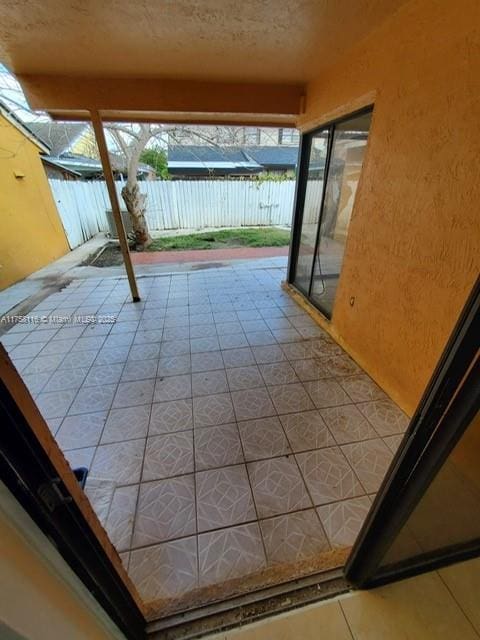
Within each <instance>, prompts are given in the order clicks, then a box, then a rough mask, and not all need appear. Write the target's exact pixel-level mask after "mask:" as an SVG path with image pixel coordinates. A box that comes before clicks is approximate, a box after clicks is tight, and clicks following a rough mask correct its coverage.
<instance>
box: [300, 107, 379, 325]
mask: <svg viewBox="0 0 480 640" xmlns="http://www.w3.org/2000/svg"><path fill="white" fill-rule="evenodd" d="M371 115H372V114H371V112H369V113H366V114H363V115H361V116H356V117H354V118H350V119H348V120H344V121H343V122H339V123H338V124H336V125H335V128H334V134H333V142H332V151H331V156H330V161H329V166H328V177H327V183H326V187H325V198H324V203H323V211H322V215H321V222H320V237H319V243H318V247H317V250H316V254H315V264H314V269H313V280H312V285H311V292H310V297H311V299H312V301H313V302H314V304H315V305H316V306H318V307H319V308H320V309H321V310H322V311H323V312H324V313H325V315H327V316H328V317H330V316H331V315H332V310H333V304H334V301H335V294H336V291H337V285H338V280H339V277H340V272H341V269H342V262H343V255H344V252H345V243H346V240H347V235H348V227H349V224H350V219H351V216H352V210H353V203H354V201H355V194H356V191H357V187H358V182H359V179H360V172H361V170H362V163H363V157H364V154H365V149H366V145H367V138H368V131H369V128H370V121H371Z"/></svg>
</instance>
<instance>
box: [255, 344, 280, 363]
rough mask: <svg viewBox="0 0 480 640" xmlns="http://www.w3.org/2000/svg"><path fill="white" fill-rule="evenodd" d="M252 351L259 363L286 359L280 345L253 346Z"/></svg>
mask: <svg viewBox="0 0 480 640" xmlns="http://www.w3.org/2000/svg"><path fill="white" fill-rule="evenodd" d="M252 352H253V357H254V358H255V362H256V363H257V364H269V363H271V362H281V361H282V360H286V357H285V354H284V352H283V350H282V348H281V347H279V346H278V345H266V346H260V347H253V349H252Z"/></svg>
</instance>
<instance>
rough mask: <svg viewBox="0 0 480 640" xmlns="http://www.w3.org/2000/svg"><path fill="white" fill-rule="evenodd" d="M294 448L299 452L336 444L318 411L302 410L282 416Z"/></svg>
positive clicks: (284, 426) (281, 420) (282, 421)
mask: <svg viewBox="0 0 480 640" xmlns="http://www.w3.org/2000/svg"><path fill="white" fill-rule="evenodd" d="M280 422H281V423H282V425H283V428H284V429H285V433H286V434H287V438H288V441H289V442H290V446H291V447H292V450H293V451H294V452H295V453H297V452H300V451H308V450H311V449H321V448H322V447H331V446H333V445H334V444H335V440H334V439H333V436H332V434H331V433H330V431H329V430H328V428H327V426H326V425H325V422H324V421H323V420H322V417H321V415H320V414H319V412H318V411H302V412H301V413H289V414H286V415H282V416H280Z"/></svg>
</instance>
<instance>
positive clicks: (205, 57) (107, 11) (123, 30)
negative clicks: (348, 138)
mask: <svg viewBox="0 0 480 640" xmlns="http://www.w3.org/2000/svg"><path fill="white" fill-rule="evenodd" d="M404 3H405V0H129V1H126V0H116V1H113V0H17V2H11V1H10V0H0V14H1V19H0V61H1V62H3V63H4V64H6V65H7V66H8V67H9V68H10V69H11V70H12V71H13V72H14V73H18V74H48V75H57V74H61V75H73V76H90V77H92V76H94V77H108V76H110V77H122V76H125V77H145V78H148V77H156V78H176V79H196V80H212V81H230V82H232V81H240V82H245V81H247V82H280V83H292V82H295V83H304V82H307V81H308V80H310V79H311V78H312V77H314V76H315V75H316V74H317V73H318V72H319V70H321V69H322V67H325V66H328V65H330V64H332V63H333V62H335V60H336V59H337V58H338V57H339V56H341V55H342V53H343V52H344V51H346V50H347V49H348V48H350V47H351V46H352V45H354V44H355V43H356V42H357V41H358V40H360V39H362V38H364V37H365V36H366V35H367V34H368V33H369V32H370V31H372V30H373V29H375V28H376V27H377V26H379V25H380V24H381V23H382V22H383V21H384V20H386V19H387V18H388V16H389V15H390V14H392V13H393V12H395V11H396V10H397V9H398V8H399V7H400V5H402V4H404Z"/></svg>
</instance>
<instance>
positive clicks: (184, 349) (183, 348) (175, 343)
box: [160, 340, 190, 358]
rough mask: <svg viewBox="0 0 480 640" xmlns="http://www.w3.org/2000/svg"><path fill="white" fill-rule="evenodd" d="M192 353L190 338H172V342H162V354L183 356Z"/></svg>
mask: <svg viewBox="0 0 480 640" xmlns="http://www.w3.org/2000/svg"><path fill="white" fill-rule="evenodd" d="M189 353H190V340H172V341H171V342H162V346H161V349H160V355H161V356H162V358H163V357H165V356H181V355H184V354H189Z"/></svg>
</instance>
